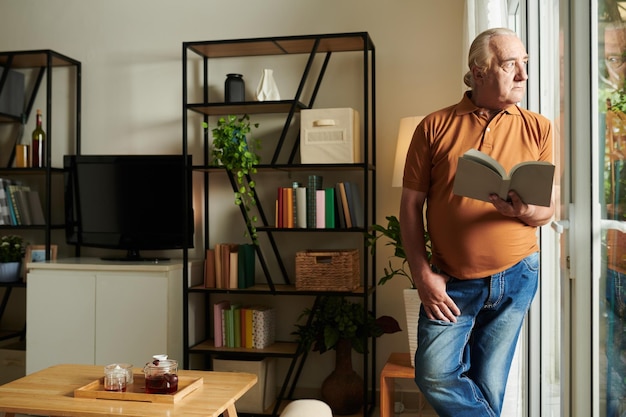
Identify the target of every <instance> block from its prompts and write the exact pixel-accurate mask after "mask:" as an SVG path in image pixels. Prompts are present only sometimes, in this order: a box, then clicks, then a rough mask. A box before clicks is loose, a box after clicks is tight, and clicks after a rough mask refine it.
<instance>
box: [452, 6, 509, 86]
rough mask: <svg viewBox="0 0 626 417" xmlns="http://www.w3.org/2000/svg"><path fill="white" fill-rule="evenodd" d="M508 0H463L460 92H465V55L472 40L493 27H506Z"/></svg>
mask: <svg viewBox="0 0 626 417" xmlns="http://www.w3.org/2000/svg"><path fill="white" fill-rule="evenodd" d="M509 2H510V0H465V16H464V19H463V23H464V28H463V49H462V51H461V53H462V54H463V55H462V60H461V62H462V66H461V84H462V86H461V87H462V91H465V90H467V87H466V86H465V84H463V76H464V75H465V73H466V72H467V70H468V68H467V54H468V52H469V46H470V44H471V43H472V40H474V38H475V37H476V35H478V34H479V33H480V32H482V31H483V30H486V29H489V28H495V27H508V17H509V13H508V3H509Z"/></svg>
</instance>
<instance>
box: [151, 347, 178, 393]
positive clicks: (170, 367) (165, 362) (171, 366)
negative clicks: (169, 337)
mask: <svg viewBox="0 0 626 417" xmlns="http://www.w3.org/2000/svg"><path fill="white" fill-rule="evenodd" d="M143 372H144V375H145V377H146V387H145V391H146V394H174V393H175V392H176V391H178V362H177V361H175V360H173V359H167V355H154V356H153V357H152V361H151V362H148V363H146V366H145V367H144V368H143Z"/></svg>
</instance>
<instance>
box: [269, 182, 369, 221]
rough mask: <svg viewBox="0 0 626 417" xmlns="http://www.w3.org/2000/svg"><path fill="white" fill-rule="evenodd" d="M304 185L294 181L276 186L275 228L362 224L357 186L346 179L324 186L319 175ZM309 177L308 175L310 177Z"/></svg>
mask: <svg viewBox="0 0 626 417" xmlns="http://www.w3.org/2000/svg"><path fill="white" fill-rule="evenodd" d="M313 177H316V179H314V180H311V179H309V183H308V186H307V187H303V186H302V185H301V184H300V183H297V182H294V183H293V184H292V186H291V187H279V188H278V192H277V196H276V203H275V213H276V214H275V219H274V221H275V223H274V224H275V225H276V227H278V228H287V229H291V228H301V229H306V228H309V229H334V228H351V227H363V209H362V207H363V203H362V201H361V197H360V192H359V189H358V186H357V185H356V184H355V183H353V182H349V181H345V182H338V183H336V184H335V185H334V186H333V187H324V186H323V185H322V179H321V177H319V176H313ZM309 178H311V177H309Z"/></svg>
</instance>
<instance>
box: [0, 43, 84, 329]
mask: <svg viewBox="0 0 626 417" xmlns="http://www.w3.org/2000/svg"><path fill="white" fill-rule="evenodd" d="M0 67H2V68H3V69H5V71H3V73H2V75H1V76H0V92H2V90H3V88H4V87H5V85H6V83H7V80H8V74H9V71H8V70H11V71H23V72H28V74H26V76H25V79H26V81H27V88H26V89H25V96H26V97H25V98H24V109H23V113H22V114H21V115H20V116H15V115H9V114H4V113H0V123H2V124H20V123H23V124H26V121H27V120H28V118H29V116H30V114H31V113H32V110H33V106H34V104H35V100H36V98H37V95H38V93H39V91H40V90H41V88H42V84H43V87H44V88H45V94H46V97H45V113H44V115H45V119H44V120H45V132H46V148H45V167H43V168H13V167H12V165H13V159H14V155H13V153H12V154H11V155H10V157H9V159H8V163H7V166H6V167H0V177H10V178H20V179H22V180H24V181H27V182H28V181H40V180H41V179H43V184H44V185H43V190H40V192H41V194H42V203H43V210H44V215H45V217H46V219H47V223H46V224H44V225H29V226H12V225H0V234H3V235H4V234H15V233H20V232H25V231H34V232H36V233H41V235H43V239H42V240H43V242H44V244H45V247H46V259H50V253H51V252H50V245H52V244H53V241H52V231H53V230H55V229H63V227H64V225H63V224H53V223H52V222H51V219H52V218H53V216H52V214H53V204H52V192H53V190H52V187H53V184H52V178H53V176H55V175H62V174H63V169H62V168H61V167H54V166H52V158H51V155H52V148H53V146H54V144H56V138H55V137H54V130H53V129H52V126H53V120H54V117H55V116H53V113H52V107H53V95H52V92H53V89H52V86H53V82H54V77H53V74H54V72H55V69H56V68H62V67H65V68H72V69H73V74H72V75H71V77H72V78H71V80H72V81H73V85H72V86H71V88H72V89H73V91H70V92H69V93H68V96H69V97H72V96H73V98H74V120H73V122H74V148H75V152H76V153H80V143H81V133H80V132H81V62H80V61H77V60H75V59H73V58H70V57H68V56H66V55H63V54H60V53H58V52H55V51H53V50H50V49H39V50H27V51H8V52H0ZM70 123H71V121H70V122H69V123H68V125H69V124H70ZM23 134H25V135H27V133H26V132H23ZM18 139H19V133H18V136H16V137H15V138H14V139H12V142H16V141H17V140H18ZM13 149H14V147H13ZM25 286H26V284H25V283H23V282H17V283H0V288H2V287H4V288H5V291H4V295H3V300H2V302H1V304H0V319H1V318H2V315H3V313H4V311H5V308H6V305H7V304H8V299H9V297H10V295H11V293H12V290H13V288H19V287H25ZM24 327H25V326H24ZM17 336H19V337H20V338H22V339H23V338H24V337H25V330H24V329H23V330H19V331H15V332H4V333H3V332H0V340H6V339H9V338H12V337H17Z"/></svg>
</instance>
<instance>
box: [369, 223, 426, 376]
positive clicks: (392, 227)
mask: <svg viewBox="0 0 626 417" xmlns="http://www.w3.org/2000/svg"><path fill="white" fill-rule="evenodd" d="M386 219H387V226H382V225H379V224H374V225H372V226H371V227H370V230H369V232H368V233H366V241H367V245H368V246H369V247H370V252H371V254H372V256H375V254H376V242H377V241H378V239H380V238H386V239H387V242H386V243H385V245H386V246H391V247H393V249H394V252H393V256H392V257H391V258H397V259H399V260H400V261H401V263H400V265H397V264H394V263H393V262H392V260H393V259H389V261H388V266H387V267H385V268H384V269H383V271H384V273H385V274H384V275H383V277H382V278H380V280H379V281H378V285H384V284H385V283H386V282H387V281H389V280H390V279H392V278H393V277H395V276H402V277H404V278H405V279H407V280H408V282H409V288H405V289H404V292H403V295H404V308H405V312H406V325H407V336H408V341H409V356H410V358H411V365H412V366H415V351H416V350H417V320H418V318H419V309H420V298H419V294H418V293H417V289H416V288H415V285H414V284H413V279H412V278H411V273H410V271H408V270H406V269H405V267H406V266H407V260H406V253H405V252H404V247H403V246H402V237H401V235H400V221H399V220H398V218H397V217H396V216H387V217H386ZM424 241H425V243H426V255H427V257H428V261H429V262H430V260H431V258H432V243H431V241H430V235H429V234H428V230H426V229H425V230H424Z"/></svg>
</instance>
